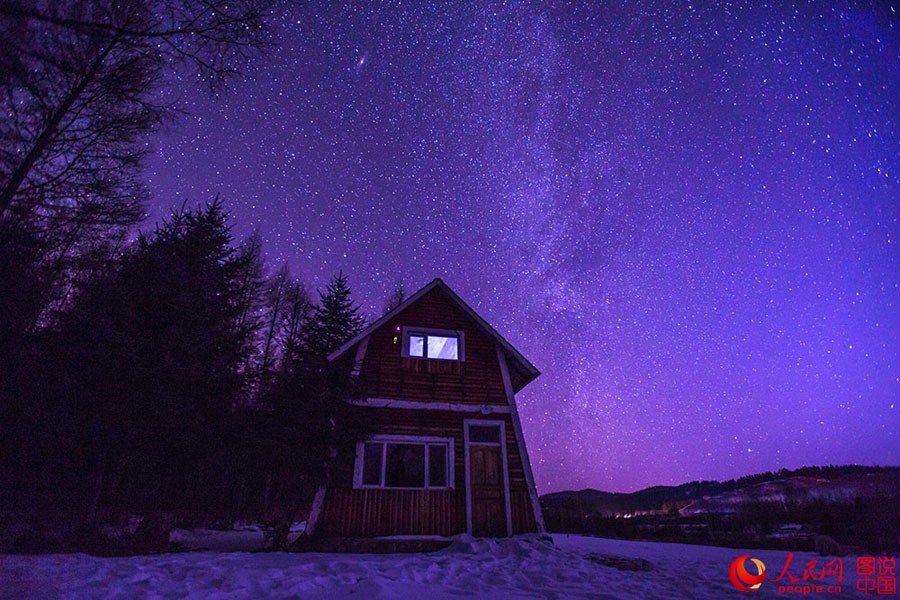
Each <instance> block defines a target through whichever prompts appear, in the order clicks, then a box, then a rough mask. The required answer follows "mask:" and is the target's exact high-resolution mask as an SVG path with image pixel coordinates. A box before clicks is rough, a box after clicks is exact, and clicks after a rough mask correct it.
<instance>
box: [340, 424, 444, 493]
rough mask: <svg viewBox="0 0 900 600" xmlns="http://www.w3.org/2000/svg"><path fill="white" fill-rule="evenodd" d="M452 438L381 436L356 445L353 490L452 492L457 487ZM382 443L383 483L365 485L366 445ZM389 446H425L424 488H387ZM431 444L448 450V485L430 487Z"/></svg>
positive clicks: (371, 437)
mask: <svg viewBox="0 0 900 600" xmlns="http://www.w3.org/2000/svg"><path fill="white" fill-rule="evenodd" d="M453 442H454V440H453V438H452V437H435V436H425V435H389V434H379V435H372V436H369V437H368V438H366V439H364V440H362V441H359V442H357V443H356V461H355V462H354V467H353V488H354V489H358V490H420V491H441V490H445V491H446V490H452V489H454V487H455V479H456V477H455V472H454V458H453V457H454V452H453ZM371 443H380V444H381V445H382V447H381V481H380V482H379V483H378V485H372V484H364V483H363V468H364V464H365V452H366V444H371ZM388 444H413V445H421V446H425V465H424V467H425V485H424V487H396V486H386V485H385V481H384V480H385V477H386V475H387V445H388ZM429 444H441V445H445V446H446V448H447V472H446V476H447V484H446V485H442V486H434V485H429V483H430V482H429V479H430V478H431V462H430V454H431V453H430V451H429V449H428V445H429Z"/></svg>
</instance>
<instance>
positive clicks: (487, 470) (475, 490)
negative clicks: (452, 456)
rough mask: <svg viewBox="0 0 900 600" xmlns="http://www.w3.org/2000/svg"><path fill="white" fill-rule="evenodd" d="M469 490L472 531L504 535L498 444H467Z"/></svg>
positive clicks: (501, 477) (501, 473) (500, 457)
mask: <svg viewBox="0 0 900 600" xmlns="http://www.w3.org/2000/svg"><path fill="white" fill-rule="evenodd" d="M469 470H470V484H471V488H470V489H469V493H470V494H471V498H472V535H474V536H477V537H499V536H505V535H506V533H507V531H506V503H505V499H504V497H503V455H502V453H501V450H500V446H473V445H470V446H469Z"/></svg>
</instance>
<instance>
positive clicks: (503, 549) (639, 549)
mask: <svg viewBox="0 0 900 600" xmlns="http://www.w3.org/2000/svg"><path fill="white" fill-rule="evenodd" d="M553 540H554V543H550V542H549V541H548V540H542V539H539V538H537V537H535V536H523V537H517V538H513V539H507V540H475V539H472V538H470V537H468V536H460V537H458V538H456V539H455V541H454V542H453V544H452V545H451V546H450V547H449V548H446V549H444V550H441V551H439V552H435V553H431V554H390V555H375V554H318V553H303V554H290V553H247V552H211V551H207V552H187V553H177V554H165V555H157V556H145V557H130V558H95V557H92V556H87V555H84V554H60V555H45V556H10V555H5V556H0V597H2V598H17V599H18V598H41V599H43V598H323V599H341V598H362V599H374V598H426V599H427V600H440V599H445V598H454V599H459V598H461V597H476V598H491V599H492V600H500V599H502V598H634V599H647V598H728V597H733V598H747V597H752V598H773V597H790V596H798V595H799V594H787V595H785V594H782V595H779V593H778V586H779V584H778V583H774V582H772V581H765V582H764V583H763V584H762V587H761V588H760V589H759V590H758V591H756V592H752V593H751V594H747V593H743V592H739V591H738V590H736V589H735V588H734V587H733V586H732V585H731V583H730V582H729V577H728V569H729V565H730V564H731V562H732V561H733V560H734V559H735V558H737V557H738V556H740V555H741V554H750V555H751V556H752V557H754V558H757V559H760V560H762V561H763V562H764V563H765V565H766V567H767V569H768V579H770V580H771V579H772V578H775V577H778V575H779V573H780V572H781V570H782V568H783V567H784V564H785V561H786V560H787V556H788V554H787V552H776V551H766V550H747V551H741V550H733V549H728V548H713V547H706V546H688V545H681V544H662V543H650V542H628V541H621V540H608V539H599V538H590V537H583V536H574V535H571V536H570V535H555V536H553ZM811 560H817V561H819V562H818V564H819V565H822V564H823V562H824V561H823V559H822V558H820V557H819V556H816V555H813V554H807V553H795V554H794V557H793V561H792V562H791V569H790V572H791V573H792V574H793V575H794V576H795V577H802V575H803V570H804V565H805V564H806V563H808V562H809V561H811ZM843 567H844V578H843V582H842V583H840V584H838V582H837V578H836V577H829V578H827V579H826V580H825V581H824V583H826V584H828V585H841V586H842V587H843V591H842V592H841V593H827V592H823V593H811V594H808V595H806V597H807V598H849V597H862V596H863V594H862V593H861V592H856V591H855V587H856V570H855V569H856V561H855V558H853V557H846V558H844V559H843ZM750 568H751V571H752V567H750ZM632 569H634V570H632ZM786 581H787V577H785V578H784V580H782V582H780V583H782V584H783V583H785V582H786ZM807 583H810V582H807Z"/></svg>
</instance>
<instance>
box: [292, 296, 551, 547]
mask: <svg viewBox="0 0 900 600" xmlns="http://www.w3.org/2000/svg"><path fill="white" fill-rule="evenodd" d="M329 360H330V361H332V362H334V361H346V363H347V364H346V366H347V368H348V369H351V371H352V374H353V376H354V377H358V378H360V381H359V383H360V384H361V387H362V389H363V391H364V395H363V398H362V399H359V400H354V401H352V402H354V404H357V405H358V406H360V407H362V408H361V409H362V410H364V411H365V412H366V413H367V416H366V422H367V423H369V424H370V425H371V428H370V431H373V432H374V433H372V434H370V435H368V436H366V438H365V439H360V440H359V441H358V443H357V444H356V448H355V452H352V451H350V452H347V453H346V454H347V456H341V455H339V456H338V457H337V461H338V467H337V468H336V469H335V471H334V475H333V477H332V481H331V483H330V484H329V486H328V489H327V490H325V493H324V496H323V497H322V498H321V507H320V509H319V510H317V511H315V512H316V513H317V514H315V516H311V519H310V526H311V527H310V528H311V529H312V528H313V527H314V528H315V535H316V536H317V537H320V536H321V537H331V538H358V537H378V536H395V535H423V536H424V535H430V536H433V535H439V536H450V535H455V534H459V533H470V534H472V535H474V536H476V537H487V536H491V537H494V536H508V535H514V534H520V533H530V532H543V531H544V524H543V518H542V516H541V508H540V505H539V503H538V496H537V492H536V490H535V486H534V476H533V475H532V472H531V465H530V464H529V462H528V453H527V452H526V450H525V440H524V439H523V437H522V426H521V423H520V422H519V415H518V412H517V410H516V398H515V394H516V392H518V391H519V390H521V389H522V388H523V387H525V385H527V384H528V383H529V382H530V381H532V380H533V379H534V378H536V377H537V376H538V375H539V374H540V373H539V372H538V370H537V369H536V368H535V367H534V365H532V364H531V363H530V362H528V360H526V359H525V357H524V356H522V354H520V353H519V351H517V350H516V349H515V348H513V347H512V345H510V343H509V342H507V341H506V340H505V339H503V337H502V336H501V335H500V334H499V333H497V331H496V330H495V329H494V328H493V327H491V326H490V325H489V324H488V323H487V322H486V321H485V320H484V319H482V318H481V317H480V316H478V314H477V313H476V312H475V311H474V310H472V308H471V307H470V306H469V305H467V304H466V303H465V302H463V301H462V299H460V297H459V296H457V295H456V294H455V293H454V292H453V290H451V289H450V288H449V287H448V286H447V284H445V283H444V282H443V281H441V280H440V279H435V280H434V281H432V282H431V283H429V284H428V285H426V286H425V287H423V288H422V289H420V290H419V291H417V292H416V293H415V294H413V295H412V296H411V297H410V298H408V299H407V300H406V301H405V302H403V303H402V304H400V306H398V307H397V308H395V309H394V310H392V311H390V312H389V313H388V314H386V315H385V316H383V317H382V318H381V319H379V320H378V321H376V322H375V323H373V324H372V325H371V326H370V327H368V328H367V329H366V330H365V331H363V332H362V333H360V334H359V335H357V336H356V337H355V338H353V339H352V340H350V341H349V342H347V343H346V344H345V345H344V346H342V347H341V348H340V349H338V350H337V351H336V352H335V353H334V354H332V355H331V356H330V357H329ZM351 454H352V455H351Z"/></svg>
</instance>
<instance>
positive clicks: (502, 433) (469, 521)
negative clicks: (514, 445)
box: [463, 419, 512, 536]
mask: <svg viewBox="0 0 900 600" xmlns="http://www.w3.org/2000/svg"><path fill="white" fill-rule="evenodd" d="M469 425H493V426H499V427H500V443H499V444H497V443H494V442H470V441H469ZM463 436H464V440H465V441H464V443H463V450H464V451H465V467H466V532H467V533H468V534H469V535H474V534H473V533H472V470H471V468H470V466H469V446H494V447H496V446H498V445H499V446H500V455H501V457H502V459H503V500H504V504H505V508H506V535H509V536H511V535H512V509H511V503H510V499H509V462H508V461H507V458H506V423H504V422H503V421H493V420H487V419H464V420H463Z"/></svg>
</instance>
